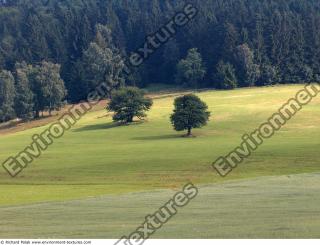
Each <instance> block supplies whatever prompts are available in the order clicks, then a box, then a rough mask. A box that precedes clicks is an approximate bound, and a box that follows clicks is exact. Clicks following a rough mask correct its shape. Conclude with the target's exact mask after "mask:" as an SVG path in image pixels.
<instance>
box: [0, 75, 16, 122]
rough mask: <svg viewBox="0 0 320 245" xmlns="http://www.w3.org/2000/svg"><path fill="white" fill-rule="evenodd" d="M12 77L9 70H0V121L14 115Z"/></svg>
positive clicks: (9, 118) (11, 117)
mask: <svg viewBox="0 0 320 245" xmlns="http://www.w3.org/2000/svg"><path fill="white" fill-rule="evenodd" d="M15 94H16V93H15V87H14V78H13V75H12V74H11V72H10V71H1V72H0V122H4V121H8V120H11V119H13V118H14V117H15V111H14V98H15Z"/></svg>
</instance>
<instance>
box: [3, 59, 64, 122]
mask: <svg viewBox="0 0 320 245" xmlns="http://www.w3.org/2000/svg"><path fill="white" fill-rule="evenodd" d="M66 95H67V92H66V89H65V86H64V82H63V80H62V79H61V77H60V65H57V64H53V63H51V62H45V61H44V62H42V63H41V64H39V65H28V64H26V63H25V62H23V63H16V65H15V70H14V72H13V73H12V72H11V71H6V70H3V71H1V72H0V122H4V121H8V120H11V119H13V118H16V117H18V118H20V119H23V120H30V119H33V118H39V117H40V113H41V112H42V113H43V112H44V111H48V112H49V114H50V115H51V112H52V111H53V110H57V109H60V108H61V106H62V105H63V99H64V98H65V97H66Z"/></svg>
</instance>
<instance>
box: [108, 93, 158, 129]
mask: <svg viewBox="0 0 320 245" xmlns="http://www.w3.org/2000/svg"><path fill="white" fill-rule="evenodd" d="M144 95H145V94H144V92H143V90H140V89H138V88H136V87H126V88H121V89H119V90H118V91H115V92H113V93H112V96H111V101H110V103H109V105H108V107H107V110H108V111H113V112H114V116H113V120H114V121H116V122H122V123H131V122H133V119H134V117H138V118H139V119H143V118H144V117H146V113H145V112H146V111H148V110H150V108H151V106H152V104H153V102H152V100H151V99H150V98H146V97H145V96H144Z"/></svg>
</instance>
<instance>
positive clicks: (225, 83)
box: [215, 61, 237, 89]
mask: <svg viewBox="0 0 320 245" xmlns="http://www.w3.org/2000/svg"><path fill="white" fill-rule="evenodd" d="M216 70H217V74H216V75H215V76H216V80H217V84H218V87H219V88H222V89H234V88H236V87H237V77H236V74H235V69H234V67H233V66H232V65H231V64H230V63H225V62H223V61H220V62H219V63H218V65H217V69H216Z"/></svg>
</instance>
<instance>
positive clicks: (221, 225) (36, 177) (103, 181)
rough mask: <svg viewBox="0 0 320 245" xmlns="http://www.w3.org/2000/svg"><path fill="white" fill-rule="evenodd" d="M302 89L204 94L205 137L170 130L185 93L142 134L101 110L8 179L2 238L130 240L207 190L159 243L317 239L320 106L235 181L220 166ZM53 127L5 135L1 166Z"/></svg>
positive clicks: (141, 126) (0, 213) (163, 99)
mask: <svg viewBox="0 0 320 245" xmlns="http://www.w3.org/2000/svg"><path fill="white" fill-rule="evenodd" d="M302 87H303V85H292V86H276V87H265V88H248V89H239V90H234V91H204V92H200V93H197V95H199V96H200V97H201V99H202V100H204V101H205V102H206V103H207V104H208V105H209V110H210V111H211V112H212V116H211V120H210V123H209V124H208V126H206V127H204V128H202V129H196V130H194V135H196V136H197V137H196V138H184V137H181V135H182V134H183V133H181V132H180V133H179V132H175V131H174V130H173V129H172V126H171V125H170V122H169V116H170V113H171V112H172V110H173V100H174V98H175V97H176V96H178V95H179V93H173V94H170V93H168V94H161V95H158V96H157V98H155V99H154V106H153V108H152V110H151V111H150V112H149V113H148V118H147V120H146V121H145V122H143V123H141V122H140V123H139V122H136V123H134V124H133V125H130V126H117V125H115V124H113V123H112V120H111V115H110V114H108V113H107V111H106V110H103V109H97V110H94V111H92V112H90V113H88V114H87V115H86V116H85V117H84V118H83V119H82V120H81V121H80V122H78V124H77V125H76V126H75V127H74V128H72V129H71V130H70V131H68V132H67V133H66V134H65V135H64V136H63V137H62V138H60V139H58V140H56V141H55V143H54V144H53V145H52V146H50V148H49V149H48V150H47V151H46V152H44V153H43V155H42V156H41V157H40V158H39V159H37V160H35V161H34V162H33V163H32V164H31V165H30V166H29V167H28V168H27V169H25V170H24V171H23V172H22V173H21V174H20V175H19V176H18V177H16V178H11V177H10V176H8V174H7V173H6V172H5V171H4V170H3V169H2V168H1V169H0V193H1V194H0V195H1V198H0V219H1V220H2V222H1V225H0V227H1V229H0V237H6V238H7V237H13V236H14V237H26V236H31V237H32V238H35V237H41V238H47V237H50V238H72V237H77V238H79V237H88V236H89V237H90V238H118V237H119V236H121V235H123V234H122V233H124V234H129V233H130V232H132V229H134V228H135V227H136V226H138V225H139V224H141V222H142V221H143V217H144V216H145V215H147V214H148V213H152V212H154V211H155V210H157V209H158V208H159V207H160V206H161V205H162V204H163V203H164V202H165V201H167V200H168V199H170V198H171V197H172V194H173V192H174V191H177V190H180V189H181V188H182V186H183V185H184V184H185V183H186V182H188V181H192V182H193V183H194V184H197V185H198V186H199V188H200V194H199V198H198V199H195V200H193V201H192V203H191V204H190V206H188V207H186V208H185V210H183V211H181V214H180V213H179V214H178V215H177V217H174V218H173V219H172V220H171V221H170V222H169V224H168V226H167V227H165V228H163V230H161V231H159V233H158V234H157V235H156V236H158V237H159V238H235V237H260V238H261V237H262V238H271V237H296V236H298V237H299V236H300V237H316V236H318V235H319V233H318V232H317V231H318V230H319V229H320V222H319V215H318V214H319V195H318V193H319V191H320V181H319V176H320V175H319V174H318V173H320V160H319V159H320V152H319V146H320V140H319V139H320V129H319V125H320V97H318V98H315V99H314V101H313V102H311V103H310V104H309V105H308V106H306V107H305V108H304V109H303V110H302V111H300V112H299V113H298V114H297V115H296V116H295V117H294V118H293V119H292V120H291V121H289V123H288V124H287V125H285V126H284V127H283V129H282V130H281V131H279V132H278V133H277V134H276V135H275V136H274V137H273V138H272V139H270V140H267V141H266V142H265V143H264V144H263V145H262V146H261V147H260V148H259V149H258V151H256V152H255V153H254V154H253V155H252V156H251V157H250V158H249V159H248V160H246V161H245V163H243V164H242V165H240V166H239V167H238V168H237V169H235V170H234V171H233V172H232V173H231V174H230V175H229V176H227V177H226V178H222V177H220V176H219V175H217V174H216V173H215V172H214V170H213V168H212V166H211V163H212V162H213V161H214V160H215V159H216V158H217V157H219V156H222V155H225V154H227V153H228V152H229V151H231V150H232V149H234V148H235V147H236V146H238V145H239V144H240V143H241V136H242V135H243V134H244V133H250V132H251V131H253V130H255V129H256V128H257V127H258V126H259V125H260V124H261V123H263V122H265V121H266V120H267V118H269V117H270V116H271V115H272V114H273V113H275V112H276V111H277V110H278V109H279V108H280V107H281V106H282V104H284V103H285V102H286V101H287V100H288V99H290V98H291V97H293V96H294V95H295V94H296V92H297V91H298V90H299V89H301V88H302ZM48 126H49V125H46V126H41V127H36V128H31V129H27V130H24V131H20V132H15V133H12V134H10V133H9V134H8V133H6V134H3V135H1V131H0V160H1V162H2V161H4V160H5V159H6V158H8V157H9V156H11V155H15V154H17V153H18V152H19V151H21V150H22V149H24V148H25V147H26V146H27V145H28V144H30V143H31V137H32V135H33V134H35V133H41V132H42V131H43V130H45V129H46V128H47V127H48ZM149 204H150V205H149ZM188 210H189V211H188ZM228 210H230V212H229V211H228ZM239 210H240V211H239ZM317 215H318V219H317V220H316V219H315V217H317ZM52 217H54V224H52V223H51V224H49V223H48V222H49V220H50V218H52ZM242 220H243V222H244V223H245V224H247V225H243V223H242V222H240V221H242ZM87 222H89V223H87ZM239 222H240V223H239ZM246 222H247V223H246Z"/></svg>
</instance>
